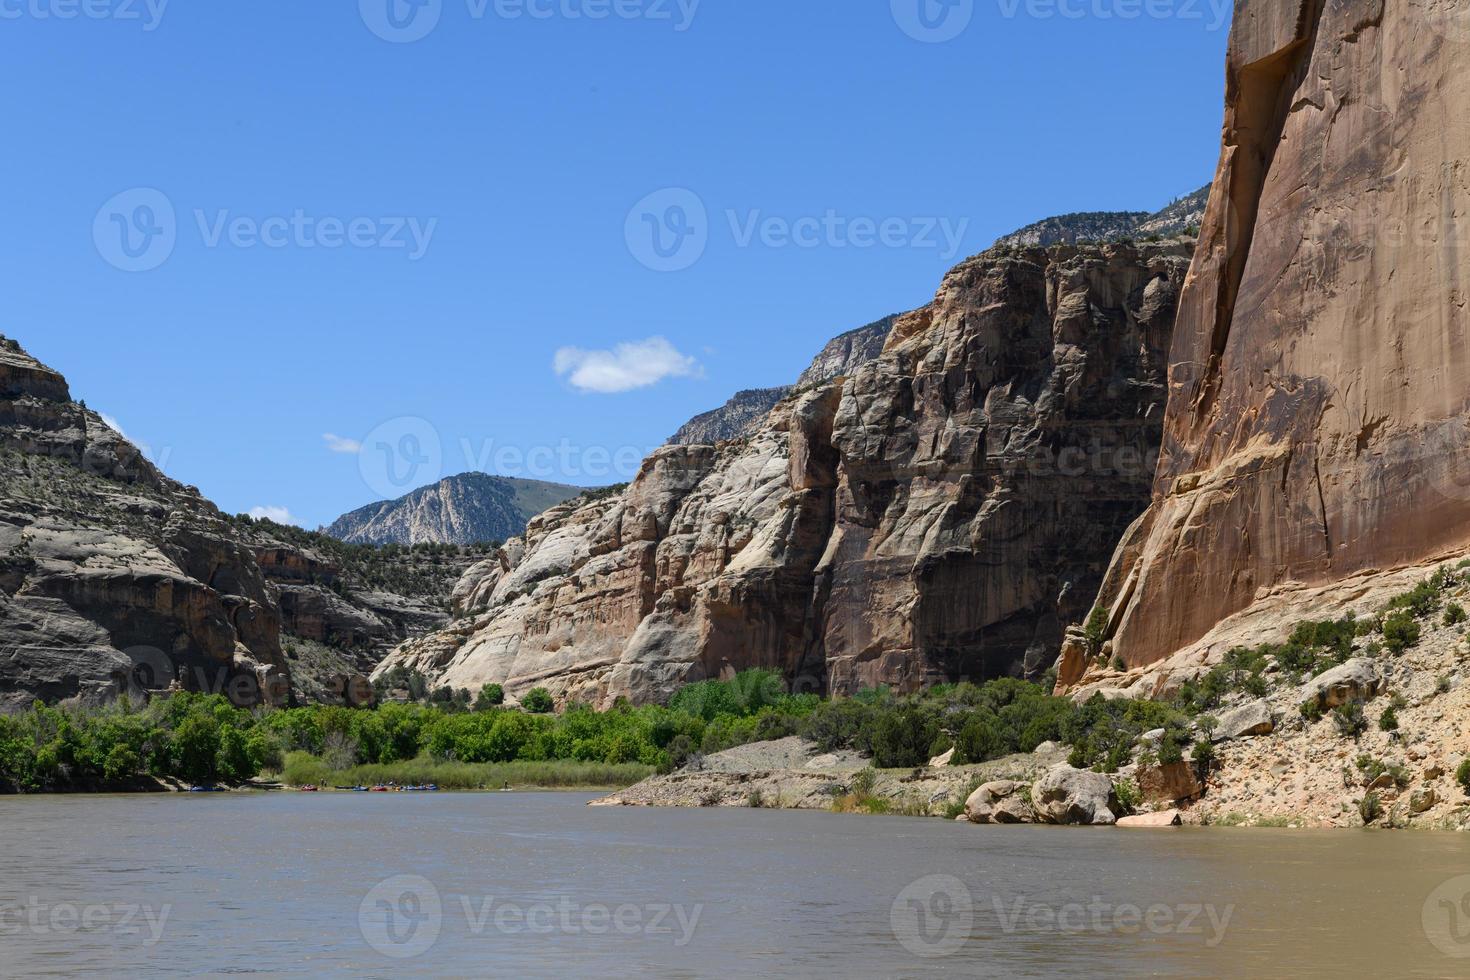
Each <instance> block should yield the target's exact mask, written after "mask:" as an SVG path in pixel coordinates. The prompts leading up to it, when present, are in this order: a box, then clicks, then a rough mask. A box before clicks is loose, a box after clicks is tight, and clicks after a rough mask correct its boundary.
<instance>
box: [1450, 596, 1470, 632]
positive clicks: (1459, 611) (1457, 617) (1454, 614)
mask: <svg viewBox="0 0 1470 980" xmlns="http://www.w3.org/2000/svg"><path fill="white" fill-rule="evenodd" d="M1467 619H1470V613H1466V612H1465V607H1464V606H1462V605H1460V604H1459V603H1458V602H1452V603H1450V604H1449V605H1448V606H1446V607H1445V611H1444V624H1445V625H1446V626H1459V625H1460V624H1461V623H1463V622H1465V621H1466V620H1467Z"/></svg>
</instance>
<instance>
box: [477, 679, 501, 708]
mask: <svg viewBox="0 0 1470 980" xmlns="http://www.w3.org/2000/svg"><path fill="white" fill-rule="evenodd" d="M502 704H505V688H503V687H501V686H500V685H499V684H486V685H485V686H484V687H482V688H480V694H479V697H477V698H475V710H476V711H489V710H490V709H491V708H498V707H500V706H501V705H502Z"/></svg>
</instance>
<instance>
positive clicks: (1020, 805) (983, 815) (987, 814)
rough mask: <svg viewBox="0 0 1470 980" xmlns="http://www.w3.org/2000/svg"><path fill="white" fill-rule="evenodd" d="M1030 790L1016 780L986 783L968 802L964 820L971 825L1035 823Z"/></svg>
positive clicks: (966, 801)
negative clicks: (967, 820)
mask: <svg viewBox="0 0 1470 980" xmlns="http://www.w3.org/2000/svg"><path fill="white" fill-rule="evenodd" d="M1030 797H1031V787H1030V786H1029V785H1027V784H1026V783H1018V782H1016V781H1015V780H1013V779H998V780H995V781H993V782H989V783H986V784H985V785H983V786H981V787H980V788H979V789H977V790H975V792H973V793H971V794H970V796H969V798H968V799H967V800H965V816H966V817H967V818H968V819H969V821H970V822H971V823H1035V822H1036V811H1035V810H1033V809H1032V808H1031V799H1030Z"/></svg>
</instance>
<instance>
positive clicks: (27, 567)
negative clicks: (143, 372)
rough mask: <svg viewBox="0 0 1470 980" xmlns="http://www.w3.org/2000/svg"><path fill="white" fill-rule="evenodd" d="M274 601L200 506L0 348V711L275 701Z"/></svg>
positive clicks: (227, 532)
mask: <svg viewBox="0 0 1470 980" xmlns="http://www.w3.org/2000/svg"><path fill="white" fill-rule="evenodd" d="M279 637H280V620H279V615H278V612H277V608H276V604H275V597H274V594H273V591H272V589H271V587H270V586H269V585H268V584H267V583H266V581H265V579H264V577H263V576H262V574H261V571H260V568H259V567H258V566H257V564H256V561H255V555H254V553H253V552H252V550H251V549H250V547H249V546H248V545H246V544H245V543H244V542H243V541H242V540H241V538H240V536H239V535H238V534H237V533H236V531H235V529H234V528H233V526H232V525H231V524H230V523H229V522H228V521H227V520H226V519H224V518H223V517H222V515H221V514H220V513H219V511H218V510H216V509H215V507H214V505H213V504H211V503H210V502H209V501H207V500H205V499H204V498H203V497H201V496H200V495H199V493H198V491H197V490H195V489H194V488H192V487H186V486H182V485H181V484H179V483H176V482H175V481H173V480H170V479H168V478H167V477H166V476H164V475H163V474H162V473H160V472H159V471H158V470H157V468H155V467H154V466H153V465H152V464H151V463H149V462H148V460H146V459H145V458H143V456H142V454H141V453H140V452H139V451H138V449H137V448H136V447H134V446H133V445H132V444H131V443H129V442H128V441H127V440H126V439H124V438H123V437H122V436H121V435H120V434H118V433H117V432H115V431H114V430H113V429H111V428H110V427H109V426H108V425H107V424H106V423H105V422H103V420H102V418H101V416H99V415H97V414H96V413H95V412H91V411H89V410H87V409H86V408H84V407H83V406H81V405H79V404H77V403H75V402H73V401H72V400H71V395H70V392H69V389H68V387H67V383H66V380H65V379H64V378H63V377H62V376H61V375H60V374H58V373H57V372H55V371H53V370H51V369H50V368H47V367H45V366H44V365H42V364H40V363H39V362H38V361H36V360H35V359H34V358H32V357H30V356H29V355H28V354H26V353H25V352H24V351H23V350H21V348H20V346H19V345H18V344H16V343H15V342H14V341H11V340H8V339H5V338H3V337H0V710H4V709H6V708H9V707H17V706H27V705H29V703H30V702H31V700H33V699H35V698H38V697H39V698H43V699H45V700H47V701H53V702H54V701H64V700H73V701H77V702H83V703H98V702H102V701H106V700H109V699H110V698H112V697H115V696H116V695H117V694H118V693H119V692H121V691H124V690H132V691H134V692H141V691H144V690H157V689H160V688H163V687H166V686H168V685H169V684H170V683H172V682H175V681H177V682H178V683H179V684H181V685H182V686H184V687H186V688H190V689H195V690H211V691H218V692H220V693H229V694H230V695H231V696H232V697H234V698H235V699H236V700H237V701H241V702H248V703H254V702H256V701H259V700H263V699H270V700H282V699H284V697H285V696H286V693H287V688H286V673H287V671H286V667H285V661H284V658H283V656H282V651H281V646H280V638H279Z"/></svg>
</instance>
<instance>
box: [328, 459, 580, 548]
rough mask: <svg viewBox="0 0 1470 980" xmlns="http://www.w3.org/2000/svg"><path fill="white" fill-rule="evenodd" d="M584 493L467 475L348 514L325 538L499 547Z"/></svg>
mask: <svg viewBox="0 0 1470 980" xmlns="http://www.w3.org/2000/svg"><path fill="white" fill-rule="evenodd" d="M583 492H584V491H583V488H581V487H571V486H566V485H565V484H561V483H545V482H543V481H541V480H521V479H511V478H507V477H500V476H490V475H489V474H488V473H462V474H460V475H459V476H451V477H449V478H447V479H444V480H440V481H439V482H438V483H436V484H434V485H433V486H428V487H423V488H421V489H419V490H415V491H414V492H413V493H410V494H408V495H406V496H404V497H400V498H399V499H397V500H387V501H383V502H381V503H376V504H369V505H368V506H366V507H361V508H359V509H357V510H354V511H352V512H351V513H349V514H344V515H342V516H341V517H339V518H337V520H335V521H334V522H332V525H331V526H330V527H328V528H327V529H326V533H328V534H330V535H331V536H332V537H334V538H338V539H340V540H342V541H346V542H348V543H351V544H379V545H382V544H401V545H415V544H464V545H470V544H480V543H482V542H492V541H493V542H500V541H505V540H506V539H508V538H513V537H516V536H517V535H520V534H524V533H525V530H526V523H527V522H528V521H529V520H530V519H531V518H532V517H535V516H536V515H537V514H539V513H541V512H542V511H544V510H546V509H547V508H549V507H554V506H556V505H557V504H560V503H563V502H564V501H567V500H571V499H573V498H575V497H579V496H581V495H582V493H583Z"/></svg>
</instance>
